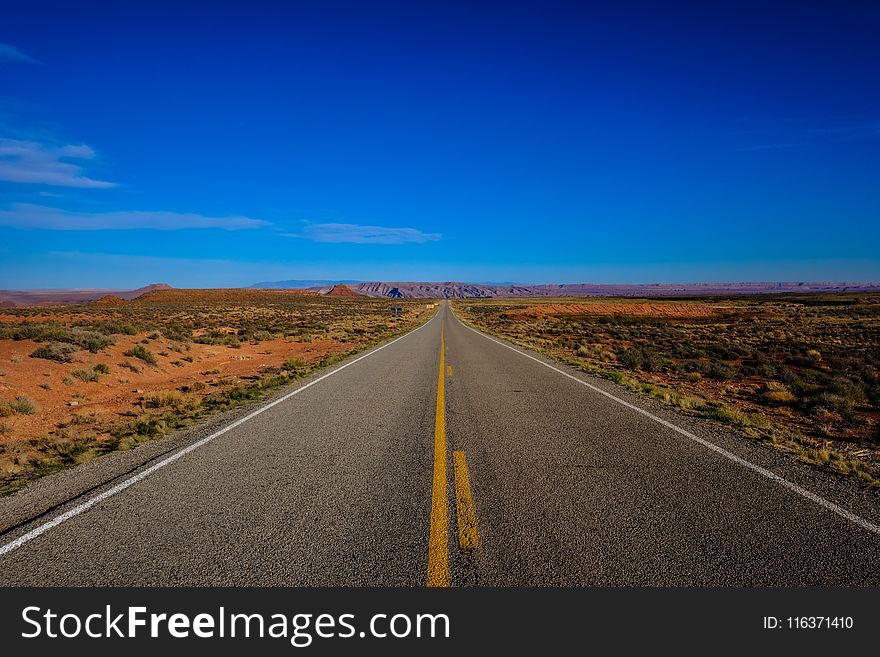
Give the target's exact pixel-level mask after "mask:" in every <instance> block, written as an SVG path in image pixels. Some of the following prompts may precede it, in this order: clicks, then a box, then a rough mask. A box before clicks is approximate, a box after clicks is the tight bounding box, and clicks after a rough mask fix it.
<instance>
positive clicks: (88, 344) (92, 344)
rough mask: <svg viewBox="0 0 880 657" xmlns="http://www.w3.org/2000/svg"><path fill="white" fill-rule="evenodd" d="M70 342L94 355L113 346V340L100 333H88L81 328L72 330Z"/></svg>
mask: <svg viewBox="0 0 880 657" xmlns="http://www.w3.org/2000/svg"><path fill="white" fill-rule="evenodd" d="M68 342H72V343H73V344H75V345H77V346H79V347H81V348H82V349H86V350H88V351H91V352H92V353H93V354H96V353H98V352H99V351H100V350H101V349H105V348H106V347H109V346H110V345H112V344H113V339H112V338H110V337H108V336H106V335H104V334H103V333H98V332H96V331H87V330H85V329H81V328H73V329H71V330H70V334H69V337H68Z"/></svg>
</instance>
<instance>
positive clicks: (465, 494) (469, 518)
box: [452, 450, 480, 550]
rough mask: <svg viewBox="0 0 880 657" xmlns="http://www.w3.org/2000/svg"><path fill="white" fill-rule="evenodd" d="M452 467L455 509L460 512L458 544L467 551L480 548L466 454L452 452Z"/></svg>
mask: <svg viewBox="0 0 880 657" xmlns="http://www.w3.org/2000/svg"><path fill="white" fill-rule="evenodd" d="M452 467H453V469H454V470H455V508H456V510H457V512H458V544H459V545H460V546H461V547H463V548H465V549H466V550H473V549H475V548H478V547H479V546H480V535H479V533H478V532H477V510H476V507H475V506H474V496H473V494H472V493H471V479H470V476H469V475H468V466H467V459H466V458H465V457H464V452H460V451H457V450H456V451H454V452H452Z"/></svg>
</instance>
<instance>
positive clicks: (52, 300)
mask: <svg viewBox="0 0 880 657" xmlns="http://www.w3.org/2000/svg"><path fill="white" fill-rule="evenodd" d="M254 288H262V289H267V290H271V289H287V290H303V291H308V293H312V294H319V295H331V296H355V295H365V296H368V297H379V298H389V299H438V298H439V299H443V298H448V299H493V298H501V297H510V298H519V297H523V298H524V297H670V296H696V295H716V296H721V295H736V294H788V293H797V292H805V293H808V292H813V293H817V292H877V293H880V283H866V282H844V283H833V282H802V283H797V282H795V283H682V284H678V283H651V284H644V285H603V284H593V283H567V284H559V285H518V284H513V283H511V284H507V283H503V284H484V283H462V282H457V281H450V282H442V283H437V282H401V283H392V282H381V281H376V282H372V283H359V282H357V281H354V282H351V281H321V280H290V281H277V282H274V283H272V282H269V283H256V284H254V285H251V286H250V288H238V289H241V290H246V289H250V290H253V289H254ZM172 289H177V288H172V287H171V286H170V285H167V284H165V283H154V284H153V285H147V286H145V287H140V288H138V289H136V290H110V289H91V288H90V289H46V290H0V308H18V307H22V306H54V305H69V304H77V303H91V302H94V301H100V302H101V303H105V302H106V303H109V302H119V301H120V300H122V301H130V300H131V299H135V298H137V297H139V296H141V295H144V294H146V293H148V292H153V291H157V290H159V291H161V290H172ZM178 291H180V292H185V290H184V289H180V290H178ZM202 292H204V291H202ZM169 294H170V293H169Z"/></svg>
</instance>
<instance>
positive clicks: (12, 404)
mask: <svg viewBox="0 0 880 657" xmlns="http://www.w3.org/2000/svg"><path fill="white" fill-rule="evenodd" d="M38 410H40V407H39V406H37V402H35V401H34V400H33V399H31V398H30V397H26V396H25V395H19V396H18V397H16V398H15V399H13V400H12V401H7V402H0V417H9V416H10V415H15V414H16V413H18V414H19V415H33V414H34V413H36V412H37V411H38Z"/></svg>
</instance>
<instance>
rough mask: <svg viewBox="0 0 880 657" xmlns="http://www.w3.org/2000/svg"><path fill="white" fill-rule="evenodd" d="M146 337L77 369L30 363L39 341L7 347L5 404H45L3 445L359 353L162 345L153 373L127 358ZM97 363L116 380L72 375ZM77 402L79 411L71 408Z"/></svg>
mask: <svg viewBox="0 0 880 657" xmlns="http://www.w3.org/2000/svg"><path fill="white" fill-rule="evenodd" d="M146 335H147V334H141V335H136V336H117V342H116V344H114V345H112V346H110V347H108V348H107V349H105V350H104V351H102V352H101V353H98V354H92V353H89V352H88V351H78V352H76V353H75V354H74V360H73V362H70V363H56V362H54V361H50V360H45V359H41V358H30V357H29V354H31V353H32V352H33V351H34V350H35V349H37V348H38V347H40V346H41V344H40V343H37V342H34V341H32V340H20V341H13V340H0V373H2V375H0V401H10V400H12V399H14V398H15V397H17V396H19V395H25V396H27V397H29V398H31V399H32V400H34V401H35V402H36V403H37V404H38V405H39V410H38V411H37V412H36V413H34V414H33V415H14V416H11V417H7V418H4V419H3V420H2V422H3V424H4V425H6V427H7V428H9V429H11V430H10V431H6V432H4V433H0V442H6V441H9V440H14V439H19V438H28V437H33V436H37V435H41V434H45V433H48V432H49V431H50V430H52V429H54V428H56V427H57V426H58V425H59V424H62V423H67V422H70V420H71V419H72V418H74V416H78V417H80V418H82V417H91V416H94V417H96V418H100V417H102V416H103V417H105V418H109V419H112V416H113V415H118V414H121V413H129V412H132V411H135V410H136V409H137V407H138V406H139V404H140V402H141V400H142V399H143V398H144V397H145V396H149V395H150V394H152V393H156V392H159V391H167V390H174V389H176V388H179V387H181V386H184V385H188V386H192V385H193V384H194V383H203V384H205V388H204V389H203V390H201V391H199V392H197V393H190V394H194V395H195V396H199V397H203V396H205V395H207V394H209V393H210V392H212V391H215V390H217V389H218V388H217V387H216V385H212V384H217V383H218V382H220V381H221V380H225V381H230V382H234V381H235V380H236V379H238V378H243V377H247V376H251V375H255V374H257V373H258V372H259V371H260V370H261V369H262V368H265V367H278V366H280V365H281V364H283V363H284V361H285V360H287V359H288V358H290V357H293V356H296V357H299V358H303V359H305V360H307V361H315V360H319V359H320V358H322V357H323V356H324V355H326V354H331V353H338V352H342V351H346V350H349V349H352V348H354V347H355V346H356V345H355V344H353V343H351V342H348V343H342V342H338V341H336V340H314V341H312V342H310V343H304V342H294V341H290V340H284V339H280V340H266V341H263V342H260V343H259V344H256V345H253V344H249V343H242V345H241V348H239V349H233V348H230V347H228V346H225V345H206V344H197V343H193V344H190V345H189V350H187V351H184V352H183V353H179V352H176V351H172V350H171V349H169V346H170V343H169V341H167V340H165V339H157V340H150V342H149V343H148V344H146V345H144V346H145V347H146V348H147V349H149V350H150V351H151V352H152V353H153V355H154V356H155V357H156V360H157V361H158V363H157V365H156V366H150V365H147V364H146V363H144V362H142V361H140V360H138V359H137V358H132V357H130V356H124V355H123V352H125V351H127V350H128V349H130V348H131V347H132V346H134V345H135V344H138V343H140V342H141V341H142V340H143V339H144V338H145V337H146ZM162 353H164V354H166V355H164V356H162V355H160V354H162ZM184 357H192V359H193V362H192V363H190V362H187V361H185V360H183V358H184ZM123 362H128V363H131V364H132V365H134V366H135V367H137V368H139V369H140V372H134V371H132V370H130V369H128V368H125V367H123V366H121V363H123ZM98 363H106V364H107V365H109V366H110V373H109V374H107V375H104V376H102V377H101V378H100V380H99V381H96V382H84V381H80V380H79V379H77V378H75V377H74V376H72V374H71V373H72V372H73V371H75V370H90V369H91V368H92V367H94V366H95V365H96V364H98ZM65 380H67V381H68V382H69V384H65V383H64V381H65ZM41 385H45V386H48V387H49V389H46V388H44V387H41ZM71 402H73V403H74V404H75V405H74V406H71V405H70V404H71Z"/></svg>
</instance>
